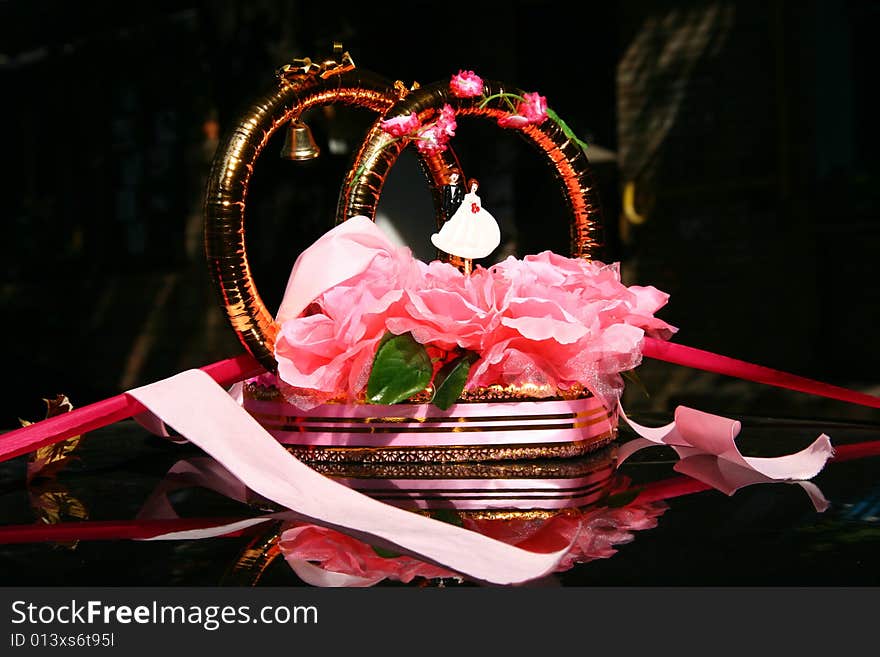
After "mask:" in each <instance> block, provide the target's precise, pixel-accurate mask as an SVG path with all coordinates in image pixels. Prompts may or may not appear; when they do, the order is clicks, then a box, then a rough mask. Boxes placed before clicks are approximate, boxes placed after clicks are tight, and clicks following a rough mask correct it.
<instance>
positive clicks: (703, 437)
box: [618, 406, 834, 511]
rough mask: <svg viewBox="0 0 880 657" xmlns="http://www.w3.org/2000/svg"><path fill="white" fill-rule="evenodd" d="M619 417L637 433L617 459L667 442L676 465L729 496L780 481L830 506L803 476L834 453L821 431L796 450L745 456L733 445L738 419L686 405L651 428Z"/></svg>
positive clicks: (819, 504) (816, 502) (808, 475)
mask: <svg viewBox="0 0 880 657" xmlns="http://www.w3.org/2000/svg"><path fill="white" fill-rule="evenodd" d="M619 410H620V417H621V418H622V419H623V420H625V421H626V423H627V424H629V426H630V427H632V429H633V430H634V431H635V432H636V433H637V434H638V435H639V436H640V438H637V439H635V440H631V441H629V442H628V443H626V444H625V445H623V446H622V447H621V448H620V451H619V452H618V456H619V459H620V461H619V462H620V463H622V462H623V461H625V460H626V459H628V458H629V457H630V456H632V455H633V454H635V453H636V452H637V451H639V450H641V449H644V448H645V447H654V446H657V445H668V446H669V447H672V448H673V449H674V450H675V451H676V453H677V454H678V456H679V458H680V459H681V460H679V462H678V463H676V464H675V470H677V471H678V472H681V473H683V474H686V475H689V476H691V477H693V478H694V479H697V480H700V481H703V482H705V483H707V484H709V485H710V486H712V487H713V488H717V489H718V490H720V491H722V492H723V493H726V494H727V495H732V494H733V493H734V492H736V491H737V490H739V489H740V488H742V487H744V486H749V485H752V484H758V483H772V482H779V481H784V482H787V483H797V484H799V485H800V486H801V487H802V488H803V489H804V491H806V493H807V495H809V497H810V500H811V501H812V502H813V505H814V506H815V508H816V510H817V511H824V510H825V509H827V508H828V501H827V500H826V499H825V498H824V496H823V495H822V492H821V491H820V490H819V489H818V488H817V487H816V486H815V485H814V484H811V483H809V482H807V481H804V480H806V479H811V478H812V477H815V476H816V475H817V474H818V473H819V471H820V470H821V469H822V468H823V467H824V465H825V462H826V461H827V460H828V459H829V458H830V457H831V456H832V455H833V454H834V450H833V448H832V447H831V440H830V439H829V438H828V436H826V435H825V434H822V435H820V436H819V437H818V438H817V439H816V440H815V441H813V443H812V444H811V445H810V446H809V447H807V448H805V449H803V450H801V451H799V452H796V453H795V454H789V455H787V456H777V457H772V458H760V457H753V456H743V455H742V452H740V451H739V448H738V447H737V446H736V442H735V440H736V437H737V436H738V435H739V431H740V426H741V425H740V423H739V422H738V421H737V420H731V419H728V418H724V417H720V416H718V415H711V414H710V413H704V412H702V411H697V410H694V409H692V408H687V407H685V406H679V407H678V408H677V409H676V410H675V420H674V421H673V422H671V423H670V424H667V425H666V426H663V427H657V428H650V427H645V426H642V425H640V424H637V423H635V422H633V421H632V420H630V419H629V418H628V417H627V416H626V414H625V413H624V412H623V409H622V408H620V409H619Z"/></svg>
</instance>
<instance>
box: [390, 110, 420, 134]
mask: <svg viewBox="0 0 880 657" xmlns="http://www.w3.org/2000/svg"><path fill="white" fill-rule="evenodd" d="M421 127H422V122H421V121H419V117H418V116H416V113H415V112H413V113H411V114H410V115H409V116H396V117H394V118H393V119H388V120H387V121H382V130H384V131H385V132H387V133H388V134H389V135H391V136H392V137H405V136H406V135H411V134H413V133H414V132H416V131H417V130H418V129H419V128H421Z"/></svg>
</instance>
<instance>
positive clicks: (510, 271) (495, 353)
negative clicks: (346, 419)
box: [275, 227, 676, 409]
mask: <svg viewBox="0 0 880 657" xmlns="http://www.w3.org/2000/svg"><path fill="white" fill-rule="evenodd" d="M366 229H367V230H369V231H376V230H377V229H375V228H373V227H368V228H366ZM377 243H378V244H379V245H378V246H377V247H375V257H373V258H372V260H371V264H370V265H369V266H368V267H366V268H364V269H363V270H362V271H360V273H357V274H355V275H354V276H352V277H350V278H348V279H346V280H345V281H343V282H342V283H339V284H337V285H334V286H333V287H331V288H330V289H328V290H325V291H324V292H323V293H322V294H320V295H319V296H318V298H316V299H315V300H314V302H313V303H312V305H311V306H310V308H309V309H307V311H306V312H305V313H303V314H302V315H301V316H298V317H294V318H290V319H287V320H286V321H283V322H282V325H281V330H280V334H279V337H278V340H277V342H276V348H275V355H276V359H277V361H278V374H279V377H280V379H281V380H282V381H283V382H284V383H285V384H286V385H287V386H288V392H289V391H290V390H293V391H296V390H297V389H299V390H302V391H304V393H305V391H308V394H302V395H296V394H287V397H288V399H290V400H291V401H292V403H295V404H297V405H298V406H300V407H302V408H304V409H305V408H308V407H310V406H314V405H316V404H318V403H321V402H322V400H326V399H330V398H334V399H338V398H342V399H350V400H354V399H356V398H357V396H358V393H360V392H361V391H362V389H363V388H364V386H365V385H366V381H367V379H368V377H369V369H370V366H371V364H372V359H373V355H374V353H375V350H376V348H377V345H378V342H379V340H381V338H382V336H383V335H384V334H385V333H386V331H390V332H392V333H395V334H398V335H399V334H402V333H406V332H411V333H412V335H413V337H414V338H415V339H416V340H417V341H418V342H420V343H422V344H424V345H427V346H430V347H436V348H439V349H443V350H447V351H449V350H454V349H466V350H469V351H473V352H476V353H477V354H478V355H479V356H480V358H479V360H477V361H476V363H475V364H474V365H473V366H472V368H471V375H470V378H469V381H468V383H467V387H468V388H473V387H478V386H486V385H492V384H501V385H521V384H525V383H533V384H539V385H540V384H547V385H549V386H550V387H553V388H558V389H562V390H567V389H570V388H571V387H572V386H575V385H583V386H586V387H588V388H589V389H590V390H591V391H592V392H593V393H594V394H596V395H598V396H599V397H600V398H601V399H602V400H603V401H604V402H605V403H606V405H607V406H608V407H609V408H614V407H615V405H616V402H617V399H618V398H619V394H620V391H621V390H622V381H621V380H620V376H619V373H620V372H622V371H625V370H629V369H632V368H634V367H636V366H637V365H638V364H639V363H640V362H641V357H642V356H641V345H642V340H643V338H644V336H645V335H646V334H647V335H651V336H653V337H659V338H663V339H666V338H668V337H669V336H670V335H671V334H672V333H673V332H674V331H675V330H676V329H675V328H674V327H672V326H670V325H669V324H667V323H666V322H664V321H662V320H660V319H658V318H657V317H655V316H654V313H656V312H657V311H658V310H659V309H660V308H662V307H663V305H664V304H665V303H666V301H667V299H668V295H667V294H665V293H663V292H661V291H659V290H657V289H656V288H654V287H641V286H629V287H627V286H626V285H624V284H623V283H621V281H620V271H619V268H618V266H617V265H616V264H614V265H605V264H602V263H600V262H587V261H585V260H581V259H572V258H565V257H563V256H559V255H556V254H554V253H552V252H550V251H545V252H543V253H540V254H537V255H531V256H526V257H525V258H524V259H522V260H519V259H516V258H513V257H509V258H508V259H507V260H504V261H503V262H501V263H499V264H496V265H494V266H492V267H489V268H488V269H487V268H483V267H476V268H475V269H474V271H473V272H472V273H471V274H470V275H469V276H465V275H464V274H462V273H461V272H460V271H459V270H458V269H456V268H455V267H453V266H452V265H449V264H446V263H442V262H439V261H435V262H432V263H430V264H425V263H423V262H421V261H419V260H416V259H415V258H413V256H412V254H411V252H410V251H409V249H406V248H399V247H396V246H394V245H392V244H391V243H390V242H388V241H387V240H384V241H381V240H380V241H377ZM304 255H305V254H304ZM315 260H316V261H320V259H315ZM327 266H332V265H330V264H328V265H327ZM299 275H302V276H308V275H309V272H307V271H302V272H299ZM310 311H311V312H310Z"/></svg>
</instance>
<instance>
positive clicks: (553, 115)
mask: <svg viewBox="0 0 880 657" xmlns="http://www.w3.org/2000/svg"><path fill="white" fill-rule="evenodd" d="M547 116H549V117H550V118H551V119H553V120H554V121H555V122H556V124H557V125H558V126H559V127H560V128H562V132H563V134H565V136H566V137H568V138H569V139H571V140H572V141H573V142H574V143H576V144H577V145H578V146H580V147H581V148H582V149H584V150H587V149H588V148H589V147H590V146H589V144H587V142H585V141H584V140H583V139H581V138H580V137H578V136H577V135H576V134H574V130H572V129H571V128H569V127H568V124H567V123H566V122H565V121H563V120H562V119H561V118H560V117H559V115H558V114H557V113H556V112H554V111H553V110H552V109H550V108H549V107H548V108H547Z"/></svg>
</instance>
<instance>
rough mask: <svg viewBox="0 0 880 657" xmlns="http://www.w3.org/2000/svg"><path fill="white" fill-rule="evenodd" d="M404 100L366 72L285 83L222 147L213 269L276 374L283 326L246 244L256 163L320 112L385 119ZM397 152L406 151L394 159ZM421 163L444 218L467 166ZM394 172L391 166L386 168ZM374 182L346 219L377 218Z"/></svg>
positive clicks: (212, 223) (213, 180)
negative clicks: (294, 123)
mask: <svg viewBox="0 0 880 657" xmlns="http://www.w3.org/2000/svg"><path fill="white" fill-rule="evenodd" d="M399 99H400V93H399V91H398V89H396V88H395V87H394V86H393V85H392V84H391V83H390V82H388V81H386V80H384V79H383V78H381V77H379V76H377V75H375V74H373V73H370V72H368V71H362V70H358V69H355V70H350V71H346V72H343V73H339V74H337V75H330V76H328V77H321V76H318V75H313V74H312V75H301V76H296V77H294V78H292V79H287V78H285V79H282V80H281V81H280V82H279V85H278V86H277V87H276V88H275V89H273V90H272V91H270V92H269V93H267V94H266V95H265V96H263V97H262V98H260V99H258V100H257V101H256V102H255V103H254V104H253V105H252V106H251V107H250V108H249V109H248V110H247V111H246V112H245V113H244V115H243V116H242V117H241V118H240V119H239V121H238V122H237V124H236V125H235V127H234V128H233V129H232V130H231V131H230V132H229V133H228V134H227V136H226V138H225V140H224V141H223V143H222V144H221V145H220V147H219V148H218V150H217V155H216V156H215V158H214V163H213V165H212V168H211V173H210V176H209V179H208V187H207V192H206V195H205V254H206V256H207V260H208V268H209V270H210V273H211V277H212V278H213V280H214V282H215V285H216V286H217V288H218V290H219V292H220V295H221V299H222V304H223V307H224V308H225V309H226V314H227V316H228V317H229V321H230V323H231V324H232V328H233V329H234V330H235V332H236V334H237V335H238V337H239V340H241V342H242V344H243V345H244V346H245V348H246V349H247V350H248V351H249V352H250V353H251V354H252V355H253V356H254V358H256V359H257V360H258V361H259V362H260V364H262V365H263V367H265V368H266V369H267V370H268V371H270V372H274V371H275V370H276V363H275V354H274V349H275V339H276V337H277V334H278V327H277V326H276V324H275V320H274V318H273V316H272V313H270V312H269V310H268V309H267V308H266V305H265V304H264V303H263V300H262V299H261V298H260V294H259V292H258V291H257V287H256V284H255V283H254V279H253V276H252V275H251V271H250V266H249V265H248V258H247V250H246V247H245V229H244V221H245V203H246V200H247V193H248V183H249V182H250V177H251V174H252V173H253V168H254V163H255V162H256V160H257V158H258V157H259V156H260V154H261V153H262V151H263V148H264V147H265V146H266V144H267V143H268V141H269V138H270V137H271V136H272V135H273V134H274V133H275V131H276V130H278V129H279V128H280V127H282V126H284V125H286V124H287V123H288V122H290V121H291V120H292V119H296V118H297V117H299V115H300V114H302V113H303V112H305V111H306V110H308V109H310V108H312V107H318V106H323V105H331V104H336V103H340V104H344V105H353V106H357V107H364V108H368V109H371V110H373V111H375V112H377V113H380V114H381V113H383V112H385V111H386V110H388V109H389V108H390V107H391V106H392V105H394V103H395V102H396V101H398V100H399ZM373 129H374V130H375V129H377V126H374V127H373ZM361 152H363V149H362V151H361ZM359 155H360V154H359ZM397 155H399V150H398V151H397V152H396V153H395V157H394V159H396V156H397ZM420 160H421V166H422V170H423V171H425V173H426V175H427V176H428V182H429V184H430V185H431V187H432V189H433V193H434V198H435V202H436V205H435V207H436V208H437V212H438V221H439V213H440V203H439V198H440V194H441V193H442V192H441V191H440V188H441V186H442V185H443V184H445V183H446V182H447V180H448V175H449V172H450V171H452V170H457V171H460V167H459V166H458V162H457V160H456V158H455V155H454V153H452V152H451V151H448V152H446V153H444V154H442V155H441V156H432V157H422V156H421V154H420ZM388 169H390V165H389V166H388V167H386V168H385V169H384V171H386V172H387V170H388ZM369 180H370V185H372V186H364V187H363V190H364V191H363V193H360V190H359V193H357V194H349V195H345V194H343V196H344V198H345V199H346V200H345V207H346V208H348V209H350V210H351V213H350V214H348V215H346V216H345V218H348V217H350V216H352V214H363V215H366V216H368V217H373V216H374V215H375V210H376V205H377V204H378V201H379V194H378V191H380V190H381V188H382V184H383V183H384V175H382V174H379V173H372V174H371V175H370V176H369ZM344 189H345V188H344ZM374 191H375V193H373V192H374Z"/></svg>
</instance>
